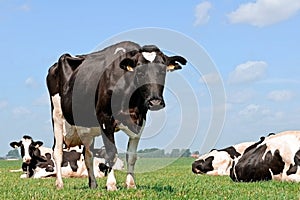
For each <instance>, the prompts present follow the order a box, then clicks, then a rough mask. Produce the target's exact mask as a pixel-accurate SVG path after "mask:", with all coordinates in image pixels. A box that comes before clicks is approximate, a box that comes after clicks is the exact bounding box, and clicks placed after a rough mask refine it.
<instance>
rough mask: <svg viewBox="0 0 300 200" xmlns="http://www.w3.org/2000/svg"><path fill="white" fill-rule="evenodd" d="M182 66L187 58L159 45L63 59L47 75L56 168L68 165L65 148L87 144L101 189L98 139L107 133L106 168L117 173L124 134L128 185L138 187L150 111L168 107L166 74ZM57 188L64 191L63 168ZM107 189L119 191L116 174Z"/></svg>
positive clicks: (121, 46)
mask: <svg viewBox="0 0 300 200" xmlns="http://www.w3.org/2000/svg"><path fill="white" fill-rule="evenodd" d="M180 64H183V65H184V64H186V60H185V59H184V58H183V57H181V56H172V57H169V56H167V55H165V54H164V53H162V52H161V51H160V49H159V48H158V47H156V46H154V45H147V46H143V47H140V46H139V45H138V44H136V43H133V42H120V43H118V44H115V45H112V46H109V47H107V48H105V49H103V50H102V51H98V52H95V53H91V54H87V55H81V56H77V57H72V56H70V55H69V54H64V55H62V56H61V57H60V58H59V61H58V62H57V63H55V64H54V65H53V66H52V67H50V69H49V71H48V76H47V86H48V90H49V94H50V100H51V107H52V119H53V128H54V136H55V148H54V159H55V161H56V166H60V163H61V162H62V146H63V143H65V145H66V146H67V147H71V146H75V145H84V146H85V149H86V151H85V164H86V166H87V169H88V174H89V186H90V188H96V187H97V183H96V180H95V177H94V174H93V162H92V160H93V155H92V152H91V150H90V145H91V143H92V140H93V138H94V137H96V136H99V135H100V134H101V133H102V138H103V143H104V145H105V148H106V151H107V156H106V158H105V160H106V165H107V166H108V167H109V168H110V169H111V168H112V166H113V165H114V163H115V161H116V159H117V149H116V147H115V139H114V132H115V131H117V130H123V131H124V132H125V133H126V134H127V135H128V136H129V141H128V147H127V156H126V161H127V170H128V174H127V177H126V185H127V188H136V185H135V181H134V175H133V174H134V166H135V162H136V159H137V154H136V150H137V146H138V143H139V140H140V137H141V133H142V130H143V127H144V124H145V121H146V114H147V111H148V110H159V109H162V108H164V107H165V102H164V99H163V90H164V84H165V77H166V72H167V71H174V70H178V69H181V66H180ZM56 186H57V188H62V187H63V180H62V176H61V169H60V168H58V169H57V179H56ZM106 187H107V190H116V189H117V187H116V179H115V176H114V171H113V170H111V171H110V172H109V174H108V178H107V183H106Z"/></svg>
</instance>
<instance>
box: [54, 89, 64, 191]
mask: <svg viewBox="0 0 300 200" xmlns="http://www.w3.org/2000/svg"><path fill="white" fill-rule="evenodd" d="M52 104H53V110H52V119H53V130H54V138H55V144H54V152H53V158H54V161H55V166H56V188H57V189H61V188H63V186H64V185H63V180H62V173H61V163H62V158H63V131H64V123H65V120H64V117H63V114H62V110H61V104H60V96H59V95H58V94H56V95H55V96H53V97H52Z"/></svg>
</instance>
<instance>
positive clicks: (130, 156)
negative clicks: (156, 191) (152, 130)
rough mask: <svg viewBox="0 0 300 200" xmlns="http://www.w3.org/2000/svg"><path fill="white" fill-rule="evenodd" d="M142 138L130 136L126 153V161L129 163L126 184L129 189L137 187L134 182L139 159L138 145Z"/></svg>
mask: <svg viewBox="0 0 300 200" xmlns="http://www.w3.org/2000/svg"><path fill="white" fill-rule="evenodd" d="M139 141H140V138H129V141H128V146H127V153H126V163H127V177H126V186H127V188H128V189H130V188H134V189H135V188H136V185H135V182H134V166H135V162H136V160H137V153H136V150H137V146H138V144H139Z"/></svg>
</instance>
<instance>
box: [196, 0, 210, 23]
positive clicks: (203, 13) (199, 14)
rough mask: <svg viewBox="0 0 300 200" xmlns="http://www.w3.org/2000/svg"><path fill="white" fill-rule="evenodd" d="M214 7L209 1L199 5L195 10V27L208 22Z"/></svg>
mask: <svg viewBox="0 0 300 200" xmlns="http://www.w3.org/2000/svg"><path fill="white" fill-rule="evenodd" d="M211 7H212V5H211V3H210V2H208V1H204V2H201V3H199V4H198V5H197V6H196V9H195V17H196V20H195V22H194V26H200V25H203V24H205V23H207V22H208V20H209V18H210V16H209V10H210V9H211Z"/></svg>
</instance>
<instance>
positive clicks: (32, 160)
mask: <svg viewBox="0 0 300 200" xmlns="http://www.w3.org/2000/svg"><path fill="white" fill-rule="evenodd" d="M10 145H11V146H12V147H13V148H16V147H20V149H21V156H22V160H23V163H22V171H23V172H24V174H22V175H21V178H30V177H33V178H45V177H51V176H56V167H55V164H54V161H53V157H52V154H53V151H52V149H50V148H46V147H43V146H42V145H43V142H41V141H33V140H32V138H31V137H30V136H26V135H25V136H24V137H23V138H22V139H21V141H19V142H11V143H10ZM82 151H83V150H82V148H79V147H73V148H71V149H70V150H67V149H64V151H63V162H62V176H63V177H87V175H88V173H87V168H86V166H85V163H84V158H83V154H82ZM104 162H105V160H104V158H98V157H95V158H94V168H95V169H96V170H95V171H94V175H95V177H97V178H101V177H103V176H104V173H105V170H106V169H105V168H103V165H104V164H103V163H104ZM123 166H124V164H123V161H122V160H120V159H119V158H118V159H117V161H116V165H115V166H114V169H117V170H122V169H123ZM101 170H102V171H101Z"/></svg>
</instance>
